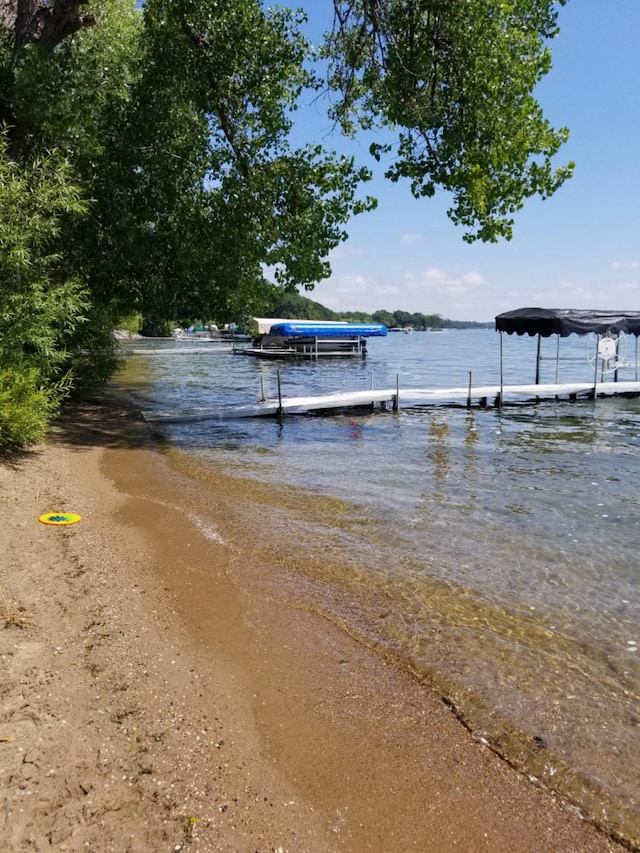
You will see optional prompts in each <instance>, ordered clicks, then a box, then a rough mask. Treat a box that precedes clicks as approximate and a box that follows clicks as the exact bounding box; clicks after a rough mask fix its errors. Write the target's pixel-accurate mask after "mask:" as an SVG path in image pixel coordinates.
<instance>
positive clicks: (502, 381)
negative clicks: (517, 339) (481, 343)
mask: <svg viewBox="0 0 640 853" xmlns="http://www.w3.org/2000/svg"><path fill="white" fill-rule="evenodd" d="M503 387H504V372H503V359H502V332H500V411H502V389H503Z"/></svg>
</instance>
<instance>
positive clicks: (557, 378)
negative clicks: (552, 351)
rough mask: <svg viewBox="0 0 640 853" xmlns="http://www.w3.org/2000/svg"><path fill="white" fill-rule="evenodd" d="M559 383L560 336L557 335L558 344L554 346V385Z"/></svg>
mask: <svg viewBox="0 0 640 853" xmlns="http://www.w3.org/2000/svg"><path fill="white" fill-rule="evenodd" d="M559 381H560V335H558V343H557V346H556V385H557V384H558V382H559Z"/></svg>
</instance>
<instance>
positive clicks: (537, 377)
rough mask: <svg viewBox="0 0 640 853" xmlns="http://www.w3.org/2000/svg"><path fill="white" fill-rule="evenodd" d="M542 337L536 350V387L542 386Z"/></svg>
mask: <svg viewBox="0 0 640 853" xmlns="http://www.w3.org/2000/svg"><path fill="white" fill-rule="evenodd" d="M541 340H542V339H541V337H540V335H538V347H537V350H536V385H539V384H540V346H541Z"/></svg>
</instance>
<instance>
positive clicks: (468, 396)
mask: <svg viewBox="0 0 640 853" xmlns="http://www.w3.org/2000/svg"><path fill="white" fill-rule="evenodd" d="M470 408H471V371H469V393H468V395H467V409H470Z"/></svg>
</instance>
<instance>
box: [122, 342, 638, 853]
mask: <svg viewBox="0 0 640 853" xmlns="http://www.w3.org/2000/svg"><path fill="white" fill-rule="evenodd" d="M499 338H500V336H499V335H497V334H496V333H495V332H493V331H491V330H464V331H454V330H449V331H446V332H441V333H433V332H427V333H423V332H415V333H413V334H408V335H405V334H398V333H396V334H390V335H389V336H388V337H387V338H372V339H370V340H369V342H368V355H367V357H366V358H365V359H362V360H361V359H338V360H335V361H318V362H313V361H296V362H288V363H274V362H270V361H269V362H268V361H262V360H259V359H253V358H248V357H244V356H240V355H238V354H235V355H234V354H231V353H226V354H225V353H216V354H213V353H211V354H209V353H205V354H202V355H197V354H192V355H189V354H186V353H185V354H182V355H173V354H172V351H173V350H174V349H175V347H176V346H180V345H176V344H171V343H169V344H168V345H167V348H168V349H169V350H170V351H171V352H170V353H168V354H167V355H166V356H164V355H157V354H156V355H154V356H149V357H148V358H146V357H133V358H131V359H129V360H128V362H127V365H126V367H125V369H124V370H123V371H122V373H121V375H120V377H119V381H121V382H122V383H124V384H125V385H126V386H127V387H128V388H129V389H130V391H131V392H132V393H133V394H134V396H135V397H136V399H137V402H138V404H139V405H140V406H141V407H142V408H143V409H144V410H145V411H147V412H149V413H158V412H165V413H166V412H173V413H179V412H187V411H189V410H190V409H192V408H193V407H201V406H204V407H210V408H212V409H214V408H215V407H217V406H221V405H225V404H231V403H247V402H255V401H257V400H258V399H259V397H260V394H261V390H262V389H263V388H264V390H265V393H266V394H267V396H274V397H275V396H277V390H276V389H277V375H278V371H280V378H281V385H282V393H283V395H285V396H297V395H303V394H305V395H306V394H316V393H317V394H320V393H323V392H330V391H340V390H343V391H354V390H365V389H367V388H369V387H371V384H372V383H373V384H374V386H375V387H376V388H395V384H396V376H398V377H399V382H400V388H401V389H402V386H403V385H404V387H407V388H409V387H413V388H415V387H425V388H437V387H440V388H444V387H454V386H466V385H467V384H468V381H469V372H470V371H471V376H472V382H473V383H474V384H477V385H480V384H488V383H494V384H498V383H499ZM625 343H626V344H627V347H628V350H629V351H628V352H627V356H628V357H629V358H630V360H632V361H633V359H634V357H635V346H636V344H635V339H633V338H631V339H629V340H628V341H625ZM156 345H157V342H156ZM503 345H504V364H505V380H504V381H505V384H510V383H530V382H533V381H534V377H535V348H536V341H535V340H534V339H530V338H526V339H525V338H517V337H515V336H504V339H503ZM560 348H561V352H560V362H559V380H560V381H561V382H562V381H574V380H575V381H593V371H594V368H593V366H592V365H591V364H590V363H589V360H588V358H589V356H590V355H592V353H590V352H588V350H587V341H586V339H584V338H578V337H576V336H572V337H571V338H568V339H565V340H562V341H561V344H560ZM542 354H543V361H542V367H543V371H542V377H541V380H542V381H543V382H554V381H555V380H556V369H557V367H556V340H555V339H552V340H547V341H543V352H542ZM620 378H621V379H625V378H628V379H631V380H632V379H634V378H635V370H634V368H628V369H626V370H625V371H621V373H620ZM163 433H164V435H165V437H166V438H167V439H168V441H169V442H170V444H171V446H172V447H173V448H174V449H175V450H176V452H177V453H178V455H179V456H181V457H182V458H183V459H185V460H189V464H193V465H196V466H197V467H198V470H203V469H205V470H206V469H207V468H208V467H210V468H211V469H212V470H213V469H215V470H218V471H220V470H224V471H225V472H227V473H228V474H229V475H230V476H237V477H238V478H243V479H246V478H250V479H251V480H253V481H255V482H256V483H260V484H267V485H269V486H271V487H273V488H274V489H279V490H283V489H287V490H289V493H290V494H295V495H296V506H295V508H291V507H289V508H288V509H287V510H286V512H285V514H284V518H283V517H282V515H281V516H280V517H279V518H280V520H279V522H278V523H279V524H280V526H281V535H282V538H283V540H286V542H287V547H288V548H290V549H292V550H293V551H294V552H296V551H297V553H298V555H299V557H300V560H301V564H302V563H304V566H305V571H306V572H307V575H308V573H309V572H313V571H316V572H317V573H318V580H319V581H320V580H321V581H322V585H324V586H323V588H324V587H326V585H327V584H329V585H330V586H331V588H332V589H333V590H334V591H335V594H333V595H331V596H327V595H326V594H324V593H322V592H320V591H319V590H320V585H319V586H318V589H317V590H315V591H313V590H311V588H310V587H308V589H309V590H310V591H309V593H308V594H309V595H316V596H318V597H322V596H323V595H325V597H324V598H323V600H322V601H321V602H319V604H321V606H322V607H324V608H325V609H326V610H330V611H331V612H332V613H333V615H334V616H335V617H336V618H338V619H340V620H342V621H343V622H344V623H345V624H348V626H349V629H350V630H352V631H353V632H354V633H356V634H359V635H360V636H362V637H363V638H365V639H366V641H367V642H369V643H373V644H376V645H377V646H378V647H380V648H381V649H383V650H385V651H386V653H388V654H392V655H393V656H394V657H395V658H396V659H397V660H399V661H400V662H402V663H404V664H405V665H407V666H410V667H411V668H412V669H413V670H414V671H416V672H417V673H419V674H421V675H423V676H424V677H425V678H427V679H428V680H429V681H430V682H431V683H433V684H435V685H436V687H437V689H438V690H440V692H441V693H442V695H443V696H444V697H445V698H446V700H447V701H448V702H450V703H451V705H452V706H453V707H454V708H455V710H456V712H457V713H458V714H459V715H460V716H461V718H462V719H464V720H465V722H466V723H467V725H468V726H469V727H470V728H471V729H472V731H473V732H474V734H475V735H476V736H477V737H478V738H482V739H484V740H486V741H487V742H489V743H490V744H491V745H492V747H493V748H494V749H496V750H497V751H498V752H500V753H501V754H503V755H504V756H505V757H507V758H508V759H509V760H510V761H512V762H513V763H514V764H515V765H516V766H518V767H520V768H522V769H525V770H526V772H528V773H529V774H530V775H532V776H535V777H537V778H539V779H542V780H544V782H545V784H547V785H549V786H550V787H553V788H557V789H558V790H561V791H563V792H564V793H567V794H569V796H570V797H571V798H572V799H573V800H574V801H575V802H576V803H577V804H578V805H579V806H580V808H582V809H583V810H584V811H585V812H586V813H588V814H589V815H590V816H591V817H592V818H594V819H596V820H598V821H602V822H603V823H604V824H605V825H607V826H608V827H610V828H613V830H614V831H616V832H619V833H621V834H622V835H624V836H625V837H627V838H630V839H634V840H635V842H636V843H638V842H640V800H639V793H640V652H639V651H638V642H639V641H640V557H639V548H640V489H639V487H638V484H639V483H640V400H637V399H615V400H614V399H604V400H597V401H595V402H593V401H583V402H573V403H570V402H549V403H544V404H539V405H529V404H526V405H519V406H517V407H505V408H504V410H503V411H502V412H500V411H498V410H496V409H492V408H490V409H472V410H467V409H464V408H444V407H442V408H427V407H423V408H419V409H404V410H401V411H400V412H399V413H391V412H388V413H385V412H367V413H364V414H363V413H362V412H359V413H357V414H356V413H349V414H340V415H327V416H292V417H289V418H286V419H284V420H282V421H277V420H271V419H241V420H211V421H201V422H196V423H186V424H173V425H165V426H164V427H163ZM281 493H282V491H281ZM319 557H321V559H319ZM314 566H315V567H316V568H315V569H313V568H310V567H314Z"/></svg>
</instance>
